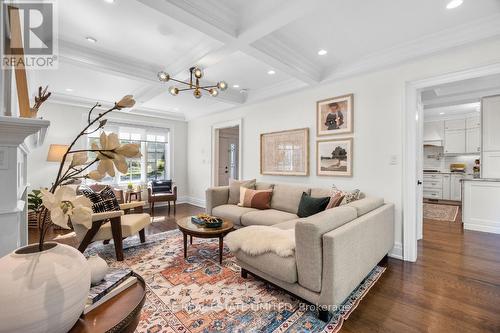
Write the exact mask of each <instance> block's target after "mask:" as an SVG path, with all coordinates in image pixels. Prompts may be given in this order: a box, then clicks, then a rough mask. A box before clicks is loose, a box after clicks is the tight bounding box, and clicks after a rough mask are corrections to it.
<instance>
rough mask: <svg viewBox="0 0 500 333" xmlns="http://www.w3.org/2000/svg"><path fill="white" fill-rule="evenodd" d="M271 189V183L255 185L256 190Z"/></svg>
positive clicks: (272, 185)
mask: <svg viewBox="0 0 500 333" xmlns="http://www.w3.org/2000/svg"><path fill="white" fill-rule="evenodd" d="M273 187H274V184H272V183H265V182H257V183H255V189H256V190H269V189H273Z"/></svg>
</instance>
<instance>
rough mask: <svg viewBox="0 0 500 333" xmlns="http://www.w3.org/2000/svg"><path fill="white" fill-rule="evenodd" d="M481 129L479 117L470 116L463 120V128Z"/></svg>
mask: <svg viewBox="0 0 500 333" xmlns="http://www.w3.org/2000/svg"><path fill="white" fill-rule="evenodd" d="M480 127H481V117H480V116H472V117H467V119H466V120H465V128H467V129H469V128H480Z"/></svg>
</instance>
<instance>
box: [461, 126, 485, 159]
mask: <svg viewBox="0 0 500 333" xmlns="http://www.w3.org/2000/svg"><path fill="white" fill-rule="evenodd" d="M465 145H466V148H465V152H466V153H480V152H481V129H480V128H479V127H475V128H468V129H466V130H465Z"/></svg>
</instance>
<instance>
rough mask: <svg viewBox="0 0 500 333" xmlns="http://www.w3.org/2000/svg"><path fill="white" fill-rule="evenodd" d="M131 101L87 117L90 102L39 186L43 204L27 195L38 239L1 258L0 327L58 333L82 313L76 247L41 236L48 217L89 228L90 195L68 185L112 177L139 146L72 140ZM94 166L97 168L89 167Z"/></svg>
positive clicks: (111, 139)
mask: <svg viewBox="0 0 500 333" xmlns="http://www.w3.org/2000/svg"><path fill="white" fill-rule="evenodd" d="M134 103H135V101H134V99H133V98H132V96H130V95H128V96H125V97H124V98H122V99H121V100H120V101H119V102H117V103H115V105H114V106H113V107H111V108H110V109H108V110H106V111H104V112H102V113H99V114H98V115H97V116H96V117H95V118H94V119H92V113H93V111H94V110H95V109H96V108H97V107H100V105H99V104H96V105H94V107H92V108H91V109H90V111H89V112H88V117H87V120H88V123H87V125H86V126H85V128H84V129H83V130H82V131H81V132H80V133H79V134H78V135H77V136H76V138H75V139H74V140H73V142H72V143H71V144H70V145H69V148H68V151H67V152H66V153H65V154H64V156H63V158H62V161H61V164H60V166H59V170H58V173H57V177H56V179H55V181H54V183H53V185H52V187H51V188H50V189H48V190H45V189H42V190H41V191H40V192H41V200H42V205H41V206H39V200H38V198H39V195H36V194H35V195H34V196H33V197H32V202H33V204H35V202H36V203H37V204H38V205H33V206H32V208H33V209H38V221H39V222H38V224H39V226H40V238H39V241H38V244H32V245H28V246H25V247H22V248H19V249H17V250H16V251H14V252H13V253H11V254H9V255H6V256H4V257H3V258H0V285H1V286H2V287H1V288H0V307H1V308H2V311H0V323H1V324H0V332H23V333H34V332H51V333H52V332H54V333H59V332H61V333H63V332H67V331H69V330H70V329H71V327H72V326H73V325H74V324H75V322H76V321H77V320H78V318H79V316H80V315H81V313H82V312H83V308H84V305H85V302H86V300H87V296H88V292H89V288H90V268H89V264H88V263H87V260H86V259H85V257H84V256H83V254H82V253H80V252H79V251H78V250H77V249H75V248H73V247H71V246H67V245H64V244H60V243H55V242H46V241H45V235H46V233H47V229H48V228H49V226H50V223H49V216H50V220H51V221H52V223H54V224H56V225H58V226H60V227H63V228H66V229H69V228H70V227H69V223H70V222H71V224H73V225H74V224H81V225H84V226H85V227H87V228H91V227H92V209H91V207H92V205H91V202H90V200H89V199H88V198H86V197H84V196H79V195H77V194H76V190H75V189H74V187H70V186H68V185H70V184H72V183H74V182H75V181H77V180H80V179H86V178H91V179H94V180H100V179H102V178H103V177H104V176H105V175H106V174H108V175H110V176H114V175H115V169H116V170H118V171H119V172H121V173H126V172H127V170H128V165H127V162H126V158H129V157H138V156H140V153H139V146H138V145H137V144H126V145H121V144H120V142H119V140H118V136H117V135H116V134H114V133H110V134H109V135H108V134H106V133H104V132H102V134H101V136H100V144H97V143H93V144H92V147H91V149H76V148H75V145H76V143H77V141H78V140H79V139H80V138H82V137H83V136H85V135H88V134H90V133H93V132H96V131H99V130H102V129H103V127H104V125H105V124H106V119H104V118H103V117H104V116H105V115H106V114H108V113H109V112H112V111H114V110H121V109H123V108H126V107H132V106H133V105H134ZM89 152H93V153H95V158H93V159H91V160H89ZM95 165H97V168H96V170H93V171H90V172H89V170H90V167H91V166H95ZM35 198H36V199H35ZM27 309H29V315H27V312H26V310H27Z"/></svg>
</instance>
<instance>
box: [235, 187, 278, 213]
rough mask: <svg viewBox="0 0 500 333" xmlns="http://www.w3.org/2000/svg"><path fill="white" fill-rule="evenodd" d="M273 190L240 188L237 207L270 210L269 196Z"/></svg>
mask: <svg viewBox="0 0 500 333" xmlns="http://www.w3.org/2000/svg"><path fill="white" fill-rule="evenodd" d="M272 195H273V190H272V189H269V190H252V189H249V188H244V187H241V188H240V202H239V203H238V206H241V207H251V208H256V209H269V208H271V206H270V204H271V196H272Z"/></svg>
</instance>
